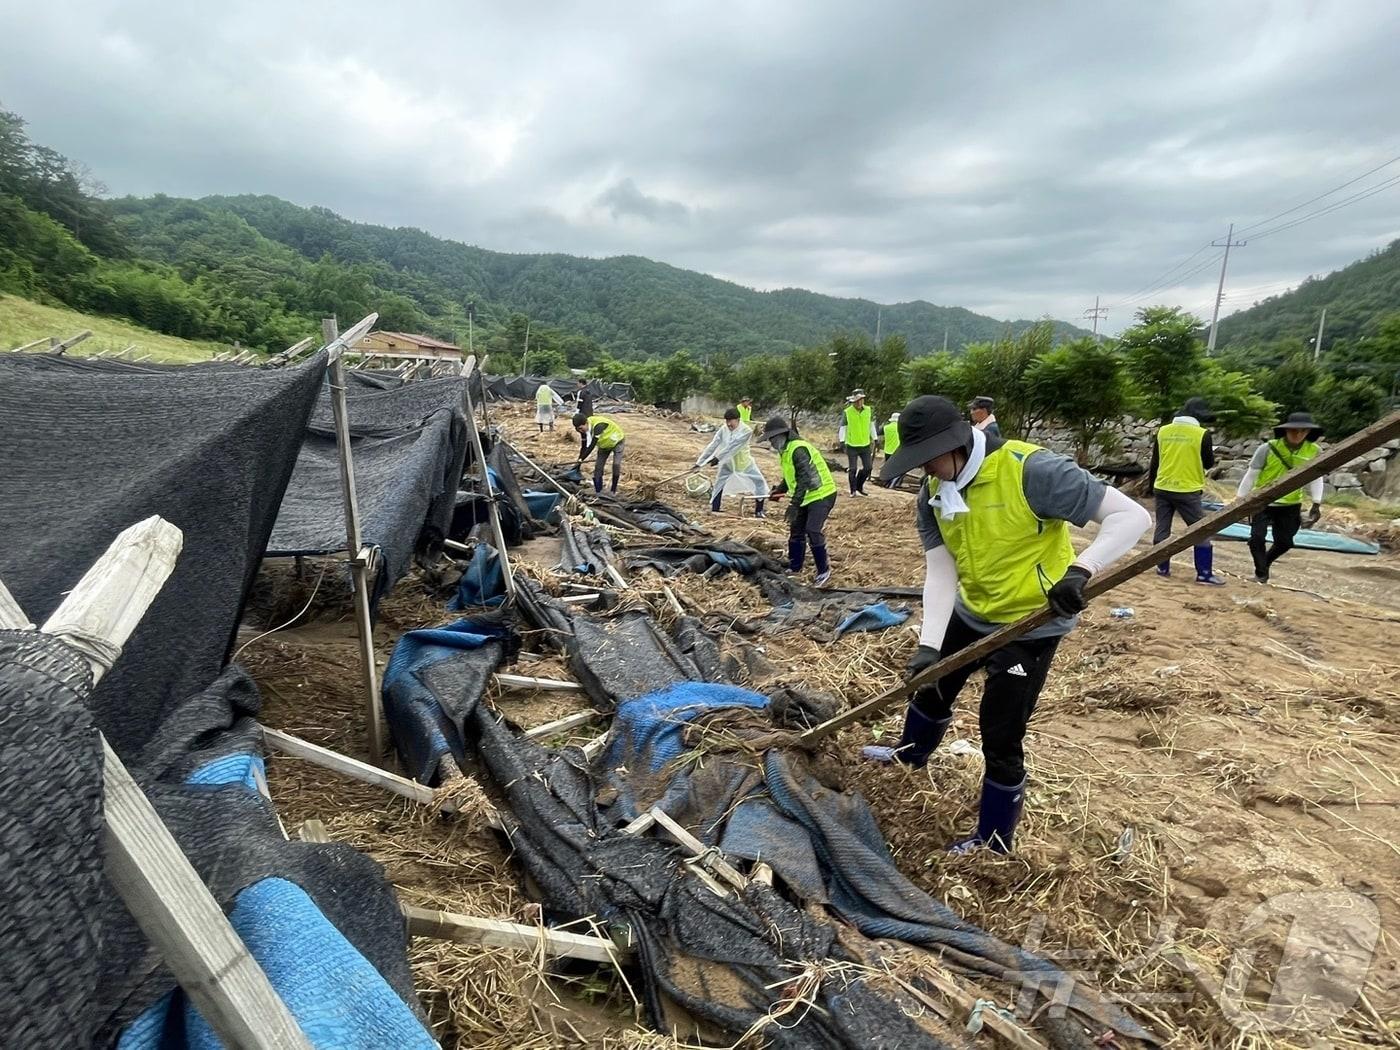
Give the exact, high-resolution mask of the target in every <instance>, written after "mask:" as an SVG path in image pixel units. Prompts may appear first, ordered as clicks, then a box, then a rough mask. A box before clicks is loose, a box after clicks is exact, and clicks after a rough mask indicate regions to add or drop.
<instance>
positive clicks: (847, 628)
mask: <svg viewBox="0 0 1400 1050" xmlns="http://www.w3.org/2000/svg"><path fill="white" fill-rule="evenodd" d="M907 619H909V610H908V609H891V608H890V607H889V606H888V605H887V604H885V603H884V602H876V603H875V604H874V605H867V606H865V608H863V609H857V610H856V611H855V612H853V613H851V615H850V616H847V617H846V618H845V619H844V620H842V621H841V622H840V623H838V624H837V625H836V637H837V638H840V637H841V636H842V635H843V634H848V633H850V632H853V631H879V630H883V629H884V628H886V627H898V626H899V625H900V624H902V623H903V622H904V621H905V620H907Z"/></svg>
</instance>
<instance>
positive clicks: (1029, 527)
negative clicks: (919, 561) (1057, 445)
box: [928, 441, 1074, 623]
mask: <svg viewBox="0 0 1400 1050" xmlns="http://www.w3.org/2000/svg"><path fill="white" fill-rule="evenodd" d="M1039 451H1041V448H1040V446H1039V445H1032V444H1030V443H1029V442H1026V441H1007V442H1006V443H1005V444H1004V445H1002V446H1001V448H999V449H997V450H996V451H995V452H991V453H989V454H988V455H987V458H986V459H985V460H983V462H982V469H981V470H979V471H978V472H977V476H976V477H975V478H973V479H972V483H971V484H969V485H968V486H967V487H966V488H965V489H963V490H962V495H963V499H964V500H965V501H966V502H967V506H968V512H967V513H966V514H958V515H956V516H955V517H952V518H940V519H939V521H938V530H939V532H940V533H942V535H943V542H944V543H945V544H947V546H948V551H949V553H951V554H952V555H953V561H954V562H955V563H956V564H957V567H958V591H959V593H960V594H961V596H962V600H963V604H964V605H966V606H967V608H968V609H969V610H970V611H971V612H972V613H974V614H975V615H977V616H980V617H981V618H982V619H984V620H987V621H989V622H991V623H1011V622H1013V621H1015V620H1019V619H1021V618H1022V617H1023V616H1027V615H1029V614H1030V613H1033V612H1035V611H1036V610H1037V609H1043V608H1044V607H1045V601H1046V597H1045V596H1046V594H1047V593H1048V592H1049V590H1050V588H1051V587H1053V586H1054V585H1055V584H1056V583H1057V582H1058V581H1059V579H1060V577H1062V576H1064V574H1065V570H1066V569H1068V568H1069V567H1070V564H1071V563H1072V562H1073V561H1074V547H1073V546H1072V545H1071V544H1070V539H1069V523H1068V522H1066V521H1061V520H1059V519H1056V518H1050V519H1045V518H1038V517H1036V515H1035V512H1034V511H1032V510H1031V507H1030V504H1029V503H1027V502H1026V491H1025V485H1024V474H1025V463H1026V460H1027V459H1029V458H1030V457H1031V456H1032V455H1034V454H1035V453H1036V452H1039ZM937 491H938V479H937V478H929V482H928V494H929V496H930V497H931V496H932V495H934V494H935V493H937Z"/></svg>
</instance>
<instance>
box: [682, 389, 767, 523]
mask: <svg viewBox="0 0 1400 1050" xmlns="http://www.w3.org/2000/svg"><path fill="white" fill-rule="evenodd" d="M751 437H753V431H752V430H750V429H749V428H748V427H746V426H744V424H743V423H742V422H741V421H740V419H739V410H738V409H737V408H730V409H726V410H725V413H724V426H722V427H720V428H719V429H718V430H716V431H715V436H714V437H712V438H711V439H710V443H709V444H708V445H706V446H705V451H704V452H702V453H700V458H699V459H697V460H696V461H695V465H696V466H697V467H703V466H705V465H706V464H709V465H710V466H712V467H713V466H718V467H719V473H718V474H717V475H716V476H715V487H714V489H713V493H714V494H713V495H712V496H711V497H710V510H711V511H713V512H714V513H716V514H718V513H719V506H720V500H721V499H723V498H724V485H725V482H727V481H728V480H729V479H730V477H731V476H732V475H734V474H738V475H740V476H742V477H745V478H747V479H748V480H749V481H750V482H752V483H753V492H754V504H753V516H754V517H755V518H762V517H764V513H763V501H764V500H766V499H767V498H768V482H767V480H766V479H765V478H764V477H763V471H761V470H759V469H758V465H757V464H756V463H754V461H753V453H752V452H750V451H749V439H750V438H751Z"/></svg>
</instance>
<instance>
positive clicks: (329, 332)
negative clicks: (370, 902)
mask: <svg viewBox="0 0 1400 1050" xmlns="http://www.w3.org/2000/svg"><path fill="white" fill-rule="evenodd" d="M378 319H379V315H378V314H370V315H369V316H368V317H366V318H365V319H364V320H362V321H361V322H360V323H359V324H357V325H355V327H354V328H352V329H351V330H350V331H348V332H346V333H345V335H343V336H342V335H340V334H339V331H338V329H339V326H338V325H337V324H336V319H335V318H334V317H327V318H325V319H324V320H323V321H322V322H321V330H322V334H323V335H324V336H325V339H326V346H327V348H328V349H329V350H330V355H331V360H330V384H331V412H332V413H333V414H334V416H335V444H336V450H337V451H338V452H339V454H340V487H341V492H342V495H343V496H344V499H345V554H346V557H347V558H348V559H349V564H350V584H351V589H352V590H353V592H354V600H355V633H356V635H357V636H358V640H359V649H360V683H361V686H362V687H363V689H364V702H365V721H366V723H367V727H366V728H367V731H368V738H369V759H370V761H371V762H373V763H374V764H375V765H379V766H382V765H383V764H384V758H385V750H386V748H385V740H386V737H387V733H386V732H385V727H384V701H383V699H382V698H381V697H380V695H379V672H378V668H377V667H376V666H375V662H374V661H375V655H374V621H373V619H372V618H371V617H370V612H369V592H370V579H371V573H370V564H371V562H372V561H373V551H372V550H367V549H365V548H364V544H363V541H362V539H361V535H360V505H359V500H358V498H357V496H356V494H355V461H354V457H353V455H352V454H351V451H350V408H349V405H348V404H347V402H346V396H345V361H344V354H345V351H346V350H347V349H349V348H350V347H352V346H354V345H355V343H356V342H358V341H359V340H360V339H361V338H363V337H364V335H365V334H366V333H367V332H368V331H369V330H370V328H371V327H373V325H374V322H375V321H377V320H378Z"/></svg>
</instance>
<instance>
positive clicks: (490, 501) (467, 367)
mask: <svg viewBox="0 0 1400 1050" xmlns="http://www.w3.org/2000/svg"><path fill="white" fill-rule="evenodd" d="M475 368H476V358H475V357H473V356H468V357H467V358H466V360H465V361H463V362H462V376H463V379H464V382H463V384H462V400H463V402H464V403H465V407H466V413H467V437H468V439H469V440H470V441H471V444H472V454H473V455H474V456H476V467H477V471H478V473H479V476H480V480H481V490H482V491H483V492H485V493H486V512H487V516H488V517H489V518H490V520H491V536H492V538H493V539H494V541H495V544H496V553H497V554H499V555H500V558H501V569H502V573H503V575H504V577H505V584H506V595H507V597H508V598H509V600H510V601H512V602H514V601H515V573H514V572H512V571H511V568H510V555H509V554H507V553H506V535H505V533H504V532H503V531H502V530H501V508H500V507H498V506H496V490H495V489H494V488H493V487H492V485H491V475H490V473H489V472H488V471H487V468H486V453H485V452H484V451H483V450H482V447H481V433H480V432H479V431H478V430H477V429H476V408H475V406H474V405H473V403H472V372H473V371H474V370H475ZM483 411H484V410H483Z"/></svg>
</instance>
